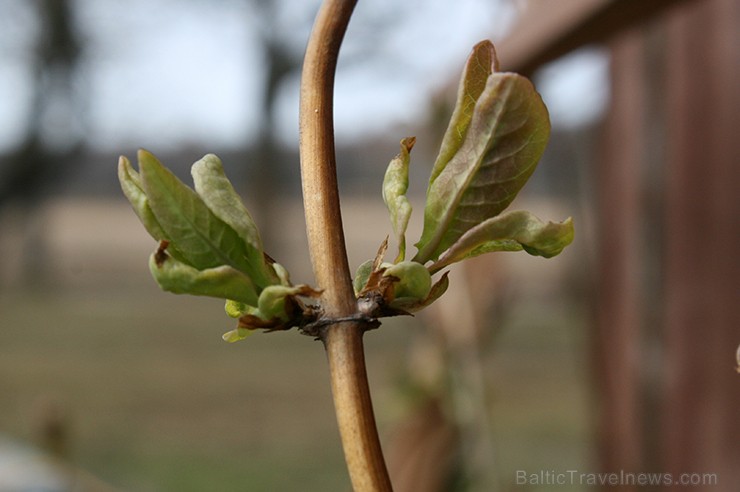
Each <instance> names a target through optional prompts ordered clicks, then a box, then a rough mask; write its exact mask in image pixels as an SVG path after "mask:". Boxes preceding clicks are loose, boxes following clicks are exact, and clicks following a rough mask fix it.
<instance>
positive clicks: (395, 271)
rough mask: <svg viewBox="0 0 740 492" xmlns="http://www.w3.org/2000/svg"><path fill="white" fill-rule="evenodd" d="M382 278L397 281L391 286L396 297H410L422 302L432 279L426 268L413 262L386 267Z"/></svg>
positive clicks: (427, 293) (429, 288)
mask: <svg viewBox="0 0 740 492" xmlns="http://www.w3.org/2000/svg"><path fill="white" fill-rule="evenodd" d="M383 276H385V277H387V276H391V277H395V278H397V279H398V281H397V282H396V283H394V284H393V292H394V295H395V296H396V297H410V298H413V299H418V300H423V299H425V298H426V297H427V296H428V295H429V291H430V290H431V289H432V277H431V275H429V271H428V270H427V268H426V267H425V266H424V265H422V264H421V263H417V262H415V261H402V262H399V263H396V264H395V265H388V267H387V268H386V269H385V272H383Z"/></svg>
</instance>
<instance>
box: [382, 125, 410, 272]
mask: <svg viewBox="0 0 740 492" xmlns="http://www.w3.org/2000/svg"><path fill="white" fill-rule="evenodd" d="M414 143H416V138H415V137H409V138H404V139H403V140H401V152H400V153H399V154H398V155H397V156H396V157H394V158H393V160H392V161H391V162H390V164H388V169H387V170H386V172H385V178H384V179H383V201H384V202H385V205H386V207H388V212H389V213H390V216H391V224H392V226H393V233H394V234H395V235H396V239H397V240H398V256H397V257H396V260H395V263H398V262H399V261H403V260H404V259H405V257H406V228H407V227H408V225H409V218H410V217H411V204H410V203H409V200H408V198H406V190H408V188H409V161H410V154H409V153H410V152H411V149H412V148H413V147H414Z"/></svg>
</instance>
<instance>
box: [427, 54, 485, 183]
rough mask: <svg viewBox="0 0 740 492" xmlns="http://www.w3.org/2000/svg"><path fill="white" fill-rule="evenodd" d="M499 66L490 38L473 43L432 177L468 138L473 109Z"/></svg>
mask: <svg viewBox="0 0 740 492" xmlns="http://www.w3.org/2000/svg"><path fill="white" fill-rule="evenodd" d="M497 70H498V58H496V49H495V48H494V47H493V43H491V42H490V41H487V40H486V41H481V42H480V43H478V44H476V45H475V46H473V51H472V53H471V54H470V56H469V57H468V61H467V62H466V63H465V68H464V69H463V76H462V77H461V79H460V85H459V86H458V89H457V102H456V103H455V109H454V110H453V112H452V116H451V117H450V123H449V124H448V126H447V131H446V132H445V135H444V137H443V138H442V146H441V148H440V151H439V155H438V156H437V160H436V161H435V163H434V167H433V168H432V177H431V181H434V180H435V179H436V178H437V176H438V175H439V173H440V172H442V169H444V168H445V166H446V165H447V163H448V162H450V159H452V157H453V156H454V155H455V154H456V153H457V151H458V149H460V146H461V145H462V143H463V140H465V135H466V134H467V132H468V126H469V125H470V120H471V119H472V118H473V109H474V108H475V103H476V102H477V101H478V98H479V97H480V95H481V94H482V93H483V90H484V89H485V88H486V82H488V77H489V76H490V75H491V74H492V73H493V72H494V71H497Z"/></svg>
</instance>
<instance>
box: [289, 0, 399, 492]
mask: <svg viewBox="0 0 740 492" xmlns="http://www.w3.org/2000/svg"><path fill="white" fill-rule="evenodd" d="M356 3H357V2H356V0H325V1H324V3H323V4H322V6H321V9H320V10H319V13H318V15H317V17H316V22H315V24H314V28H313V31H312V32H311V37H310V38H309V41H308V46H307V48H306V56H305V59H304V63H303V74H302V78H301V104H300V155H301V180H302V183H303V203H304V208H305V214H306V229H307V232H308V246H309V252H310V255H311V263H312V265H313V270H314V275H315V276H316V283H317V286H318V287H319V288H321V289H323V294H322V307H323V309H324V313H325V315H326V316H328V317H337V318H339V317H347V316H352V315H354V314H356V311H357V307H356V302H355V296H354V291H353V289H352V279H351V275H350V270H349V265H348V262H347V252H346V248H345V243H344V231H343V229H342V217H341V213H340V209H339V192H338V187H337V175H336V157H335V153H334V121H333V120H334V118H333V114H332V111H333V104H332V100H333V91H334V74H335V71H336V63H337V56H338V54H339V48H340V46H341V43H342V39H343V37H344V33H345V31H346V29H347V24H348V23H349V19H350V17H351V15H352V11H353V9H354V6H355V4H356ZM364 329H365V326H363V324H362V323H359V322H342V323H336V324H331V325H328V326H327V327H326V329H325V330H324V331H323V333H322V337H321V338H322V340H323V342H324V345H325V347H326V353H327V358H328V360H329V372H330V377H331V386H332V394H333V396H334V408H335V411H336V415H337V423H338V425H339V432H340V435H341V439H342V446H343V448H344V456H345V460H346V462H347V468H348V470H349V474H350V479H351V480H352V486H353V488H354V490H355V491H356V492H365V491H367V492H371V491H373V492H374V491H391V490H392V487H391V483H390V479H389V478H388V472H387V470H386V466H385V461H384V459H383V453H382V450H381V448H380V440H379V439H378V432H377V428H376V425H375V417H374V415H373V409H372V402H371V399H370V389H369V387H368V382H367V373H366V370H365V356H364V349H363V346H362V334H363V331H364Z"/></svg>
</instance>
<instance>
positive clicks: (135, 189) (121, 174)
mask: <svg viewBox="0 0 740 492" xmlns="http://www.w3.org/2000/svg"><path fill="white" fill-rule="evenodd" d="M118 181H119V182H120V183H121V189H122V190H123V194H124V195H125V196H126V198H128V201H129V202H130V203H131V206H132V207H133V209H134V213H135V214H136V216H137V217H139V220H140V221H141V223H142V224H144V228H145V229H146V231H147V232H148V233H149V235H150V236H152V237H153V238H154V239H156V240H157V241H162V240H168V241H169V240H170V238H169V237H168V236H167V234H166V233H165V232H164V229H162V226H161V225H160V224H159V222H158V221H157V218H156V217H155V216H154V212H152V208H151V207H150V206H149V199H148V198H147V196H146V193H145V192H144V189H143V185H142V182H141V176H140V175H139V173H137V172H136V170H135V169H134V167H133V166H132V165H131V162H130V161H129V160H128V159H127V158H126V157H124V156H121V157H120V158H119V159H118ZM168 253H169V254H170V255H172V257H173V258H176V259H177V260H179V261H185V260H184V257H183V255H182V253H180V252H179V251H178V250H177V247H176V246H174V245H172V244H170V246H169V248H168Z"/></svg>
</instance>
